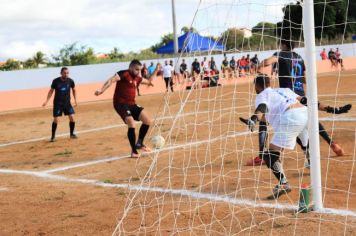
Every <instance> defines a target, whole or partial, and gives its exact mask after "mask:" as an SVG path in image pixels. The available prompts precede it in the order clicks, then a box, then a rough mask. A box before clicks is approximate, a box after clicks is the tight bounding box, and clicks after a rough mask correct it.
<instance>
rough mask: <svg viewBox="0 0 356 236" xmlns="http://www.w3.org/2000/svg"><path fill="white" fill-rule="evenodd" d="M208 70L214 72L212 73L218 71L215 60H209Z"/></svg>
mask: <svg viewBox="0 0 356 236" xmlns="http://www.w3.org/2000/svg"><path fill="white" fill-rule="evenodd" d="M210 70H214V71H216V70H218V68H217V66H216V63H215V60H214V57H211V58H210Z"/></svg>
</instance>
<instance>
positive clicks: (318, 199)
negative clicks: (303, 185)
mask: <svg viewBox="0 0 356 236" xmlns="http://www.w3.org/2000/svg"><path fill="white" fill-rule="evenodd" d="M303 28H304V42H305V59H306V60H305V62H306V68H307V69H306V76H307V85H308V89H307V96H308V121H309V122H308V128H309V144H310V149H309V151H310V155H311V158H310V164H311V183H312V193H313V201H314V209H315V210H316V211H322V209H323V202H322V192H321V187H322V186H321V170H320V143H319V115H318V96H317V94H318V88H317V81H316V79H317V76H316V73H317V72H316V62H315V55H316V54H315V53H316V49H315V27H314V1H313V0H304V1H303Z"/></svg>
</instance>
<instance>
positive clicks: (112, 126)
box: [0, 108, 356, 148]
mask: <svg viewBox="0 0 356 236" xmlns="http://www.w3.org/2000/svg"><path fill="white" fill-rule="evenodd" d="M227 110H231V108H224V109H221V110H219V111H227ZM209 112H211V111H200V112H189V113H183V114H180V115H177V117H184V116H191V115H196V114H206V113H209ZM174 117H176V116H164V117H159V118H157V119H156V121H160V120H165V119H173V118H174ZM320 120H321V121H326V122H328V121H338V122H352V121H355V120H356V118H352V117H350V118H348V117H341V118H335V119H334V117H324V118H320ZM121 127H126V124H117V125H109V126H104V127H100V128H94V129H87V130H81V131H77V134H85V133H91V132H97V131H103V130H108V129H113V128H121ZM56 136H57V137H68V136H69V134H68V133H64V134H63V133H62V134H58V135H56ZM49 138H50V137H42V138H34V139H28V140H21V141H14V142H9V143H2V144H0V148H2V147H7V146H11V145H16V144H25V143H32V142H38V141H44V140H49Z"/></svg>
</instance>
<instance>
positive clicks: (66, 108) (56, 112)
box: [53, 103, 75, 117]
mask: <svg viewBox="0 0 356 236" xmlns="http://www.w3.org/2000/svg"><path fill="white" fill-rule="evenodd" d="M63 113H64V115H65V116H68V115H73V114H74V113H75V112H74V109H73V106H72V104H70V103H64V104H63V103H54V104H53V117H59V116H62V115H63Z"/></svg>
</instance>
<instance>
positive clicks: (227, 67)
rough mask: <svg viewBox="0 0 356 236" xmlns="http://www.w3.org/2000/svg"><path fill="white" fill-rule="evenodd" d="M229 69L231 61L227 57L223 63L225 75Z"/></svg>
mask: <svg viewBox="0 0 356 236" xmlns="http://www.w3.org/2000/svg"><path fill="white" fill-rule="evenodd" d="M228 69H229V61H228V60H227V57H226V56H225V57H224V60H223V61H222V63H221V70H222V73H223V74H224V75H225V72H226V71H227V70H228Z"/></svg>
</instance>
